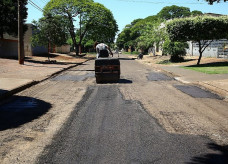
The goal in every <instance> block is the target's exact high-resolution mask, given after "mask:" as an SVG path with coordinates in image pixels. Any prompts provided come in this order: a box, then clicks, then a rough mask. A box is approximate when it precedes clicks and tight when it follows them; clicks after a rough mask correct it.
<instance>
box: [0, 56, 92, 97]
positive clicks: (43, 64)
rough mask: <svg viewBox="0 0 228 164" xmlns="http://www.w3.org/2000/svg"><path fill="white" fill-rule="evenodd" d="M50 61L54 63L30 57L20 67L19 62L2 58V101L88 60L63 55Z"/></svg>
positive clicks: (0, 81) (0, 77) (0, 86)
mask: <svg viewBox="0 0 228 164" xmlns="http://www.w3.org/2000/svg"><path fill="white" fill-rule="evenodd" d="M50 59H51V61H53V63H48V62H47V60H48V58H47V57H28V58H26V60H25V62H24V65H19V64H18V61H17V60H13V59H3V58H0V100H1V99H3V98H6V97H7V96H10V95H13V94H15V93H17V92H20V91H21V90H23V89H25V88H27V87H29V86H31V85H34V84H37V83H39V82H40V81H43V80H45V79H47V78H49V77H50V76H53V75H55V74H56V73H59V72H61V71H63V70H66V69H69V68H71V67H74V66H76V65H78V64H81V63H83V62H85V61H87V60H88V59H83V58H74V57H71V56H67V55H63V54H53V55H52V56H51V58H50Z"/></svg>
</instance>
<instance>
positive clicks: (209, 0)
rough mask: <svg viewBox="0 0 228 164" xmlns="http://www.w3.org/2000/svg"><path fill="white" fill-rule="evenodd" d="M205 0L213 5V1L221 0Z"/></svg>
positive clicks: (218, 0)
mask: <svg viewBox="0 0 228 164" xmlns="http://www.w3.org/2000/svg"><path fill="white" fill-rule="evenodd" d="M205 1H207V2H208V4H210V5H213V3H214V2H218V3H219V2H220V0H205ZM226 1H227V0H224V2H226Z"/></svg>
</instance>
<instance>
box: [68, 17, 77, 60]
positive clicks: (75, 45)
mask: <svg viewBox="0 0 228 164" xmlns="http://www.w3.org/2000/svg"><path fill="white" fill-rule="evenodd" d="M68 19H69V21H70V30H69V32H70V36H71V39H72V41H73V48H75V53H76V56H78V45H77V42H76V38H75V36H76V35H75V32H74V23H73V20H72V19H73V18H72V16H71V15H70V14H69V13H68Z"/></svg>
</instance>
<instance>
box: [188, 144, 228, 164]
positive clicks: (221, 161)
mask: <svg viewBox="0 0 228 164" xmlns="http://www.w3.org/2000/svg"><path fill="white" fill-rule="evenodd" d="M207 147H208V148H209V149H211V150H214V151H217V152H218V153H211V154H205V155H202V156H199V157H193V158H192V162H190V163H187V164H215V163H216V164H227V163H228V146H227V145H226V146H219V145H217V144H215V143H209V144H208V145H207Z"/></svg>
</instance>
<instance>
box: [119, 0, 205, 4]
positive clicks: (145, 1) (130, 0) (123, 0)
mask: <svg viewBox="0 0 228 164" xmlns="http://www.w3.org/2000/svg"><path fill="white" fill-rule="evenodd" d="M116 1H122V2H133V3H151V4H204V3H202V2H198V3H196V2H167V1H156V2H155V1H154V2H153V1H149V0H142V1H141V0H116Z"/></svg>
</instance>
